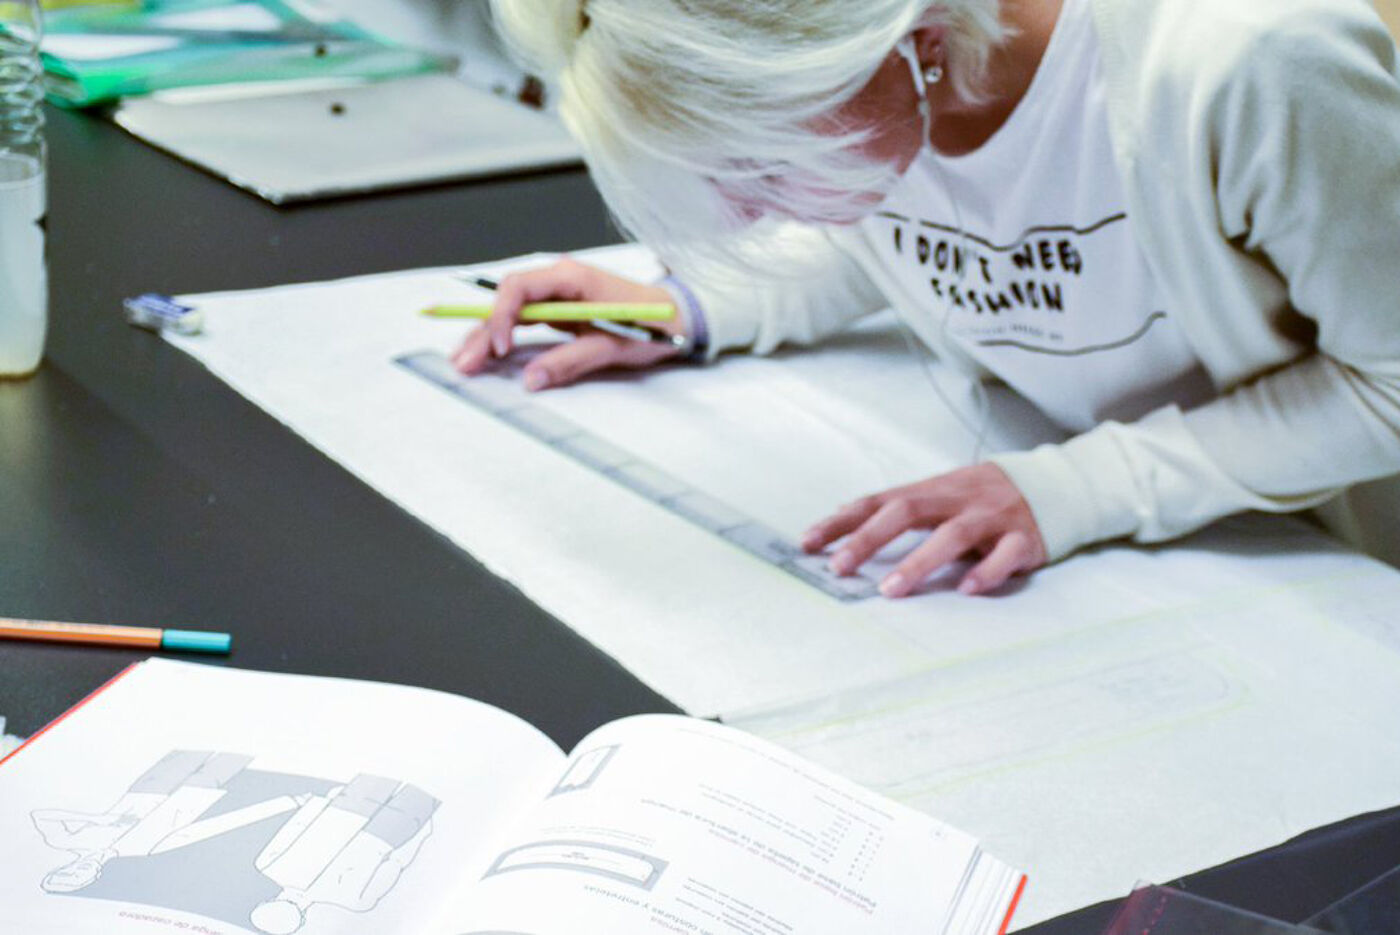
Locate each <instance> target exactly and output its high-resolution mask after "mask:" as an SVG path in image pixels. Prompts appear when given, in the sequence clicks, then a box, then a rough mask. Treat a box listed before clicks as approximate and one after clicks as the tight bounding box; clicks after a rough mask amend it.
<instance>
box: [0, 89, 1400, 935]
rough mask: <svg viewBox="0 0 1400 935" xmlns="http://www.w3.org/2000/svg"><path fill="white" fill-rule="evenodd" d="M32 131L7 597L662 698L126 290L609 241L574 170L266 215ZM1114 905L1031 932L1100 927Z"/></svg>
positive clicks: (542, 705)
mask: <svg viewBox="0 0 1400 935" xmlns="http://www.w3.org/2000/svg"><path fill="white" fill-rule="evenodd" d="M49 140H50V146H51V154H50V211H49V249H50V277H51V295H52V298H51V313H50V336H49V343H48V351H47V358H46V362H45V364H44V366H43V367H42V369H41V370H40V372H39V373H38V374H37V375H36V376H35V377H33V378H31V379H29V380H27V381H23V382H19V383H5V382H0V615H5V616H17V617H36V618H43V619H55V620H81V621H95V622H109V623H129V624H137V625H165V626H183V627H190V628H200V629H213V630H224V631H228V632H231V633H233V634H235V652H234V654H233V655H232V656H231V657H229V658H228V660H227V662H228V664H231V665H237V666H240V667H245V668H255V669H267V670H273V671H286V672H300V673H307V674H319V675H336V676H345V677H351V678H364V679H378V680H383V681H390V682H402V683H407V684H413V685H421V686H426V687H430V688H438V689H443V690H447V691H452V692H456V693H459V694H464V695H468V696H471V697H474V698H479V699H481V700H483V701H486V702H489V703H491V704H494V705H498V706H500V707H502V708H505V709H507V710H510V711H512V712H515V713H516V714H519V715H520V716H522V717H524V718H526V719H527V720H529V721H531V722H532V723H534V724H536V725H537V726H539V727H540V728H541V729H542V730H544V731H545V732H546V733H548V734H549V735H550V736H551V737H553V738H554V739H555V740H556V741H557V742H559V743H560V744H561V745H564V746H565V747H568V746H570V745H572V744H573V742H574V741H575V740H577V739H578V738H579V737H581V736H582V735H583V734H585V733H586V732H587V731H589V730H591V729H592V728H594V727H596V726H598V725H599V724H602V723H604V722H606V721H608V720H611V719H613V718H616V717H622V716H625V715H628V714H635V713H641V712H652V711H672V710H675V708H674V707H673V706H672V705H671V704H670V703H669V702H667V701H666V700H665V699H664V698H662V697H660V696H658V695H656V694H655V693H654V692H652V691H650V690H648V689H647V688H646V687H645V686H644V685H642V684H641V683H639V682H638V681H637V680H636V679H634V678H632V677H631V676H630V675H629V674H627V673H626V672H625V671H624V670H622V669H621V668H620V667H619V666H618V665H617V664H616V663H614V662H613V661H612V660H611V659H609V658H607V657H605V656H604V655H602V654H601V653H599V652H598V651H597V650H595V649H593V648H592V647H591V646H589V645H588V644H586V643H585V642H583V641H582V640H581V639H580V638H578V637H577V636H575V635H574V634H573V633H572V632H571V631H570V630H568V629H567V628H566V627H565V626H563V625H562V624H561V623H560V622H559V621H557V620H555V619H554V618H552V617H551V616H550V615H549V614H547V613H545V612H544V611H542V610H540V609H539V608H537V607H535V606H534V605H533V604H532V603H531V602H530V601H529V600H527V599H526V598H525V597H524V596H523V595H521V594H520V593H519V592H518V591H516V590H515V589H514V588H513V587H511V586H510V585H508V584H505V583H503V582H501V581H499V580H497V579H496V578H494V577H493V576H492V575H490V574H489V573H488V572H487V571H485V570H484V569H483V568H482V567H481V566H480V565H479V564H477V563H476V562H475V561H474V560H473V559H472V558H471V557H470V556H467V555H465V554H463V553H462V552H461V551H460V550H458V549H457V548H456V547H455V546H453V545H452V544H451V543H449V542H448V541H447V540H445V539H443V538H442V537H440V536H438V535H437V534H436V533H434V532H433V531H432V530H430V529H428V528H427V527H426V526H424V525H422V524H421V523H420V522H418V521H417V520H415V519H413V518H411V517H409V516H408V515H407V514H405V513H404V512H403V511H401V510H400V509H399V508H397V507H395V506H394V505H392V504H390V503H389V502H388V501H386V500H385V499H383V498H382V497H381V496H380V495H378V494H377V493H375V492H373V491H372V490H369V489H368V488H366V487H365V486H364V485H363V484H361V483H360V482H359V481H357V480H356V479H355V478H353V477H351V476H350V475H349V474H348V473H347V472H345V471H344V470H342V469H341V468H339V467H338V466H337V465H335V464H334V463H332V462H330V461H328V460H327V459H326V458H325V457H324V456H323V455H321V454H320V453H318V452H316V451H315V450H314V449H312V448H311V447H310V446H309V445H307V444H306V443H305V442H303V441H302V440H301V439H300V438H298V437H297V436H296V435H294V434H293V433H291V432H290V431H289V430H287V429H286V428H285V427H283V426H282V425H281V424H279V423H278V422H276V421H275V420H274V419H272V418H271V417H269V416H268V415H266V414H265V413H263V412H261V411H260V410H259V409H257V408H256V407H254V406H253V405H252V404H251V403H249V402H247V401H246V400H244V399H243V398H242V397H241V396H239V395H238V394H237V393H235V392H234V391H233V390H231V389H229V388H228V387H227V386H225V385H224V384H223V383H222V382H220V381H219V380H218V379H216V378H215V377H213V376H211V375H210V374H208V373H207V372H206V371H205V370H204V369H203V367H202V366H201V365H199V364H198V363H196V362H194V361H193V360H191V359H190V358H188V357H186V356H185V355H184V354H182V353H181V352H179V351H176V350H174V349H173V348H171V347H169V346H167V345H166V344H165V343H164V342H162V341H161V340H160V339H159V338H157V337H156V336H154V335H151V334H148V333H146V332H142V331H139V330H137V329H134V328H131V327H129V326H128V325H126V324H125V322H124V321H123V319H122V316H121V312H120V302H121V299H123V298H125V297H128V296H132V295H137V294H139V293H141V292H147V291H159V292H166V293H181V292H200V291H211V290H217V289H233V288H251V287H258V286H270V285H275V284H280V283H287V282H294V281H310V280H319V279H327V278H334V277H339V276H347V275H355V274H362V273H371V272H379V271H384V270H392V269H402V268H407V267H415V266H429V265H444V264H453V263H469V262H474V261H481V260H487V259H493V258H497V257H502V256H510V255H513V254H519V253H526V252H530V251H534V250H567V249H574V248H580V247H586V246H596V245H599V244H603V243H609V242H613V241H615V240H616V239H617V235H616V233H615V232H614V231H613V230H612V229H611V227H610V226H609V225H608V223H607V219H606V213H605V211H604V209H603V207H602V205H601V203H600V201H599V199H598V197H597V194H596V193H595V191H594V189H593V187H592V185H591V184H590V182H589V180H588V178H587V176H586V175H585V174H584V173H583V172H582V171H563V172H552V173H545V174H536V175H527V176H519V177H515V178H508V179H501V180H494V181H489V182H479V183H475V184H467V185H455V186H442V187H436V188H428V189H420V190H416V191H411V192H400V193H396V194H389V195H381V196H372V197H364V198H356V199H347V200H342V201H333V202H323V203H319V204H315V205H307V206H301V207H294V208H281V209H279V208H273V207H271V206H269V205H266V204H264V203H262V202H261V201H258V200H257V199H255V198H253V197H251V196H249V195H246V194H243V193H241V192H239V191H236V190H234V189H232V188H231V187H229V186H227V185H226V184H224V183H222V182H219V181H217V180H215V179H213V178H210V177H208V176H206V175H204V174H202V173H201V172H199V171H198V170H196V169H193V168H190V167H188V166H185V165H182V164H180V163H178V162H176V161H174V160H173V159H170V158H169V157H167V156H164V155H161V154H159V153H157V152H155V151H154V150H152V149H149V148H147V147H146V146H144V145H142V144H140V143H137V142H136V141H134V140H132V139H129V138H128V137H126V136H125V135H124V134H123V133H122V132H121V131H120V130H118V129H117V128H115V127H114V126H112V125H110V124H107V123H103V122H101V121H99V120H96V119H93V118H91V117H88V116H84V115H79V114H73V113H66V112H56V111H55V112H51V113H50V133H49ZM275 339H276V335H269V340H275ZM144 655H145V654H144V653H137V652H128V651H124V650H118V649H99V648H84V647H73V646H48V645H44V644H35V643H13V642H0V714H4V715H7V716H8V718H9V728H8V729H9V730H10V731H11V732H13V733H20V734H26V733H31V732H33V731H35V730H37V729H38V728H40V727H41V726H43V724H44V723H46V722H47V721H48V720H49V719H51V718H53V717H55V716H56V715H58V714H60V713H61V712H62V711H63V710H65V709H66V708H67V707H68V706H69V705H71V704H73V703H75V702H76V701H78V700H80V699H81V698H82V697H83V696H84V695H85V694H86V693H88V692H89V691H91V690H92V689H93V688H95V687H97V686H98V685H99V684H100V683H101V682H103V681H104V680H105V679H106V678H108V677H110V676H111V675H113V674H114V673H116V672H117V671H119V670H120V669H121V668H122V667H124V666H125V665H126V664H128V663H129V662H131V661H134V660H136V659H139V658H142V657H143V656H144ZM206 661H209V660H206ZM541 684H547V685H549V686H550V690H549V691H547V692H541V691H539V690H538V686H539V685H541ZM1280 768H1286V766H1285V764H1280ZM1345 768H1346V764H1338V769H1345ZM1397 781H1398V782H1400V777H1397ZM1143 820H1144V821H1151V820H1163V821H1169V820H1171V816H1144V819H1143ZM1396 865H1400V810H1395V811H1391V812H1386V813H1381V814H1378V815H1372V816H1363V817H1361V818H1357V819H1353V820H1351V821H1349V822H1344V823H1342V824H1340V825H1337V826H1335V827H1332V828H1328V829H1322V830H1320V831H1317V832H1313V833H1310V834H1309V835H1305V836H1304V837H1303V838H1301V839H1299V840H1297V841H1295V842H1291V843H1290V844H1288V845H1286V846H1284V847H1282V848H1277V849H1275V850H1273V851H1270V852H1266V853H1264V854H1261V855H1255V856H1253V857H1249V858H1245V859H1243V860H1240V861H1236V862H1234V863H1232V864H1230V865H1227V866H1225V867H1221V868H1216V869H1214V870H1210V871H1205V872H1203V873H1201V874H1197V875H1195V876H1194V877H1192V878H1190V879H1189V880H1188V881H1186V884H1187V885H1188V886H1189V888H1190V889H1191V890H1193V891H1194V892H1197V893H1200V894H1202V895H1206V896H1212V897H1215V898H1219V899H1223V900H1226V901H1230V902H1233V903H1235V904H1236V905H1239V906H1242V907H1246V908H1250V909H1253V910H1255V911H1259V912H1262V913H1266V914H1270V915H1273V916H1275V917H1277V918H1281V919H1286V920H1298V919H1302V918H1304V917H1306V916H1308V915H1311V914H1312V913H1313V912H1316V911H1317V910H1319V909H1321V908H1323V907H1324V906H1325V905H1327V904H1328V903H1330V902H1332V901H1333V900H1335V899H1337V898H1339V897H1341V896H1343V895H1345V894H1346V893H1347V892H1349V891H1351V890H1353V889H1355V888H1357V887H1359V886H1361V885H1363V884H1364V883H1366V882H1367V881H1368V880H1370V879H1372V878H1374V877H1376V876H1378V875H1379V874H1381V873H1382V872H1384V871H1386V870H1388V869H1390V868H1391V867H1394V866H1396ZM1109 911H1110V907H1107V906H1100V907H1095V908H1092V909H1089V910H1085V911H1083V912H1080V913H1075V914H1073V915H1071V916H1067V917H1065V918H1063V919H1059V920H1056V921H1054V922H1051V923H1047V924H1045V925H1043V926H1039V927H1037V929H1036V931H1037V932H1041V933H1043V935H1050V933H1055V935H1069V933H1085V935H1087V933H1096V932H1098V931H1099V930H1100V929H1101V928H1102V926H1103V924H1104V922H1105V920H1106V919H1107V918H1108V915H1109Z"/></svg>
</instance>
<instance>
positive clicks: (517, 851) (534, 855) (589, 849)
mask: <svg viewBox="0 0 1400 935" xmlns="http://www.w3.org/2000/svg"><path fill="white" fill-rule="evenodd" d="M666 866H667V862H666V861H664V860H662V859H661V858H659V857H653V856H651V855H650V854H644V853H642V852H641V851H636V850H632V849H631V848H627V847H618V846H617V845H615V844H603V843H600V842H598V841H534V842H532V843H530V844H522V845H521V846H520V847H513V848H511V849H510V850H508V851H506V852H505V853H504V854H502V855H501V856H500V857H497V858H496V862H495V863H493V864H492V865H491V869H490V870H488V871H486V876H487V877H493V876H496V875H497V874H502V873H510V872H511V871H514V870H571V871H575V872H577V873H590V874H594V875H596V876H600V877H607V878H608V879H609V880H612V881H614V882H616V883H626V884H629V885H631V886H635V887H637V888H638V889H643V890H650V889H652V888H653V887H655V886H656V881H657V880H660V879H661V875H662V874H663V873H664V872H665V871H666ZM483 879H484V878H483Z"/></svg>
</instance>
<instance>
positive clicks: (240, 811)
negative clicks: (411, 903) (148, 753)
mask: <svg viewBox="0 0 1400 935" xmlns="http://www.w3.org/2000/svg"><path fill="white" fill-rule="evenodd" d="M252 762H253V758H252V757H251V756H246V755H243V754H237V753H219V752H211V751H194V750H175V751H172V752H171V753H169V754H167V755H166V756H164V757H162V758H161V760H160V761H159V762H158V763H156V764H155V765H154V766H152V767H151V768H150V769H148V770H147V771H146V772H144V773H143V774H141V776H139V777H138V778H137V779H136V780H135V781H134V782H133V783H131V785H130V786H129V787H128V788H127V791H126V793H125V794H124V795H123V796H121V798H120V799H119V800H118V801H117V802H116V803H115V804H114V805H113V806H112V807H111V808H109V809H107V811H105V812H101V813H90V812H77V811H67V810H63V809H40V810H37V811H34V812H32V813H31V816H30V817H31V818H32V820H33V822H34V827H35V828H36V830H37V831H38V832H39V834H40V836H41V837H42V838H43V840H44V842H45V843H46V844H47V845H48V846H50V847H52V848H55V849H56V850H61V851H66V852H68V854H69V855H70V858H69V860H68V861H67V862H66V863H64V864H62V865H60V866H58V867H56V868H55V869H53V870H52V871H50V872H49V873H48V874H47V875H46V876H45V877H44V879H43V881H42V883H41V884H40V885H41V886H42V888H43V889H44V891H45V892H47V893H50V894H53V895H60V896H71V897H83V898H89V899H106V900H115V901H120V902H127V903H135V904H140V905H144V906H151V907H161V908H165V909H170V910H176V911H183V912H192V913H198V914H200V915H203V916H206V917H209V918H212V919H217V920H220V921H222V922H227V923H229V924H231V925H234V926H238V927H240V928H242V929H245V930H251V931H255V932H263V933H267V935H290V933H293V932H298V931H301V930H303V929H305V931H306V933H307V935H314V933H315V932H317V931H318V930H322V927H321V926H320V925H318V924H317V920H318V919H320V918H323V917H328V916H330V915H331V914H332V913H331V912H330V911H329V910H332V909H340V910H346V911H349V912H359V913H363V912H369V911H370V910H372V909H374V908H375V906H377V905H378V904H379V901H380V900H381V899H382V898H383V897H384V896H385V894H387V893H388V892H389V891H390V890H392V889H393V887H394V885H395V884H396V883H397V882H398V880H399V878H400V876H401V875H402V874H403V872H404V870H405V869H406V868H407V867H408V866H409V864H411V863H412V861H413V859H414V857H416V856H417V854H418V851H419V849H420V848H421V847H422V846H423V842H424V841H425V840H426V839H427V837H428V835H429V834H431V832H432V816H433V813H434V812H435V811H436V810H437V807H438V805H439V802H438V800H437V799H435V798H433V797H432V796H431V795H429V794H428V793H426V792H424V791H423V790H422V789H420V788H418V787H417V786H414V785H411V784H409V783H404V782H400V781H399V780H397V779H389V778H385V777H383V776H372V775H364V774H361V775H357V776H354V777H353V778H351V779H350V780H349V781H348V782H337V781H334V780H330V779H322V778H316V777H311V776H300V775H295V774H291V773H280V772H271V771H267V770H260V769H254V768H250V767H251V764H252ZM317 907H325V909H326V910H327V911H322V910H320V909H319V908H317ZM313 909H316V910H317V911H312V910H313Z"/></svg>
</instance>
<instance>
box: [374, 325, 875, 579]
mask: <svg viewBox="0 0 1400 935" xmlns="http://www.w3.org/2000/svg"><path fill="white" fill-rule="evenodd" d="M394 362H395V363H396V364H398V365H399V366H401V367H403V368H404V369H405V370H408V371H409V372H411V373H413V374H415V375H417V376H419V377H422V378H423V379H426V380H427V381H428V382H430V383H432V384H434V385H436V386H437V387H439V388H440V389H444V390H446V391H448V392H449V393H451V394H452V395H454V396H456V397H457V398H458V399H461V400H462V401H463V402H467V403H470V404H471V405H472V406H474V407H476V408H477V409H479V410H481V411H483V412H486V413H487V414H488V415H490V416H492V417H494V418H496V419H498V420H500V421H501V422H504V423H505V424H507V425H510V426H511V427H513V428H515V429H517V430H518V431H520V432H523V433H524V434H526V435H528V436H530V437H531V438H534V439H535V440H536V441H540V442H543V443H544V444H545V445H548V446H549V447H550V448H553V449H554V450H555V451H557V452H559V453H560V454H562V455H564V456H565V457H568V458H569V459H570V460H572V461H575V462H577V463H579V464H581V465H583V466H584V467H587V468H590V469H591V470H593V471H594V472H595V473H598V474H601V475H603V476H604V477H607V478H608V479H609V480H611V481H613V482H614V483H616V484H618V485H619V486H622V487H625V488H626V489H628V490H630V491H632V492H633V493H636V494H638V495H639V496H641V497H643V498H644V499H646V500H648V501H650V502H652V503H654V504H656V505H657V506H659V507H661V508H662V509H664V510H666V511H667V512H668V513H671V514H672V515H674V516H677V517H679V518H681V519H683V520H685V521H686V522H689V523H690V524H691V525H693V526H696V527H698V528H700V529H702V530H704V531H705V532H709V533H712V534H714V535H716V536H718V537H719V538H721V539H723V540H724V541H726V542H728V543H730V544H731V545H733V546H735V547H737V548H739V549H742V550H743V551H745V552H747V553H749V554H750V555H752V556H754V557H755V558H758V559H759V560H761V561H763V562H766V563H767V564H769V565H772V566H773V567H775V568H777V569H779V570H781V571H784V572H786V573H788V574H790V575H792V576H793V577H795V578H797V579H798V580H800V581H803V582H805V583H806V584H809V585H811V586H813V587H815V588H817V589H818V590H820V591H822V592H823V593H824V594H826V595H828V596H830V597H834V598H836V599H837V600H841V601H858V600H864V599H865V598H868V597H871V596H873V595H874V594H875V593H876V585H875V582H874V581H873V580H871V579H870V578H868V577H865V576H863V575H853V576H851V577H846V578H843V577H839V576H837V575H835V574H834V573H832V572H831V570H830V569H829V568H827V567H826V560H825V559H824V558H823V557H822V556H820V555H807V554H806V553H805V552H803V551H802V550H801V549H800V548H798V547H797V546H796V545H794V544H792V543H790V542H788V541H786V540H785V539H784V538H783V537H782V535H781V534H780V533H778V532H777V531H775V530H773V529H770V528H769V527H767V526H765V525H763V524H762V523H760V522H758V521H757V520H754V519H752V518H750V517H748V516H746V515H745V514H743V513H741V512H740V511H738V510H736V509H734V508H733V507H731V506H729V505H728V504H726V503H724V502H723V501H720V500H718V499H716V498H715V497H712V496H710V495H709V494H706V493H704V492H703V491H699V490H696V489H695V488H693V487H691V486H690V485H689V484H687V483H685V482H684V481H682V480H680V479H679V478H677V477H675V476H673V475H671V474H669V473H667V472H666V471H664V470H662V469H660V468H658V467H656V466H655V465H653V464H650V463H648V462H646V461H644V460H642V459H640V458H638V457H636V456H634V455H632V454H631V453H629V452H627V451H625V450H623V449H622V448H619V447H618V446H616V445H614V444H612V443H611V442H608V441H606V440H604V439H602V438H599V437H598V436H596V435H594V434H592V433H591V432H589V431H588V430H586V429H584V428H583V427H581V426H579V425H578V424H576V423H574V422H571V421H569V420H568V419H566V418H565V417H563V416H560V415H558V414H556V413H554V412H551V411H549V410H546V409H544V408H543V407H541V406H538V405H535V404H533V403H531V402H529V401H528V400H524V399H522V398H521V397H522V396H523V395H524V391H523V390H521V389H520V388H518V387H517V386H515V385H514V384H509V383H505V382H502V381H496V380H490V379H486V380H480V379H478V380H469V379H468V378H467V377H464V376H462V375H461V374H459V373H458V372H457V371H456V370H454V369H453V368H452V365H451V364H450V363H449V362H448V360H447V358H445V357H443V356H442V355H441V354H438V353H436V352H432V351H419V352H417V353H413V354H404V355H402V356H400V357H396V358H395V359H394Z"/></svg>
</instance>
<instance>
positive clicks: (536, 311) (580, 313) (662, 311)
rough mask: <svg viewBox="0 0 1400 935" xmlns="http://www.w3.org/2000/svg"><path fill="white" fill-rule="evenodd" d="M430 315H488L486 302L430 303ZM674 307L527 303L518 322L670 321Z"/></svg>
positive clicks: (646, 304)
mask: <svg viewBox="0 0 1400 935" xmlns="http://www.w3.org/2000/svg"><path fill="white" fill-rule="evenodd" d="M423 314H424V315H427V316H429V317H431V318H489V317H490V316H491V306H489V305H433V306H429V307H428V308H425V309H423ZM675 317H676V307H675V306H674V305H671V304H669V303H666V302H531V303H530V304H529V305H526V306H524V307H523V308H521V309H520V320H521V321H582V322H587V321H670V320H671V319H673V318H675Z"/></svg>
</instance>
